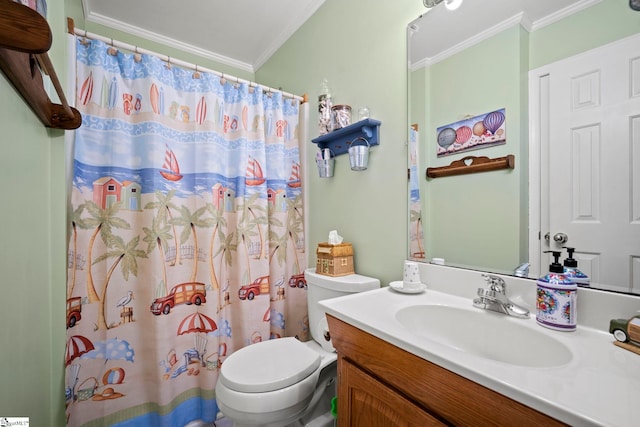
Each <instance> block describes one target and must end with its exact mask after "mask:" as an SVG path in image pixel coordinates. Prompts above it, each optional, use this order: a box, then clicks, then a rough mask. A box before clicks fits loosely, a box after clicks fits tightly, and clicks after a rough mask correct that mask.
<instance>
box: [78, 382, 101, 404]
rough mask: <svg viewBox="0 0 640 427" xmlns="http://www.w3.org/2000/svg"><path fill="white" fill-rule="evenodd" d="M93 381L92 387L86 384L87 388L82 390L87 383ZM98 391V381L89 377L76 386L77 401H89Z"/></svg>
mask: <svg viewBox="0 0 640 427" xmlns="http://www.w3.org/2000/svg"><path fill="white" fill-rule="evenodd" d="M90 380H93V385H91V384H88V386H89V387H88V388H82V387H83V386H85V385H86V383H87V381H90ZM97 389H98V380H97V379H96V378H95V377H89V378H87V379H86V380H84V381H82V382H81V383H80V385H79V386H78V400H89V399H91V397H93V394H94V393H95V392H96V390H97Z"/></svg>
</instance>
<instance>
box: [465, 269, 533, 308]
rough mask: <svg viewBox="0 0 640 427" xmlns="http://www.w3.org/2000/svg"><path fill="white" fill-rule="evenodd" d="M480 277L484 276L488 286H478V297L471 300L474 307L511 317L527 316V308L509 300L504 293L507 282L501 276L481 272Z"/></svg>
mask: <svg viewBox="0 0 640 427" xmlns="http://www.w3.org/2000/svg"><path fill="white" fill-rule="evenodd" d="M482 277H484V280H485V281H486V282H487V285H488V286H487V287H486V288H478V298H476V299H474V300H473V306H474V307H477V308H482V309H484V310H490V311H495V312H498V313H503V314H506V315H508V316H513V317H519V318H527V317H529V310H527V309H526V308H524V307H520V306H519V305H517V304H514V303H512V302H511V301H509V299H508V298H507V293H506V288H507V284H506V283H505V282H504V280H503V279H502V278H501V277H498V276H493V275H491V274H483V275H482Z"/></svg>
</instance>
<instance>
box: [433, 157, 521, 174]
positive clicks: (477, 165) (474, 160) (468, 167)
mask: <svg viewBox="0 0 640 427" xmlns="http://www.w3.org/2000/svg"><path fill="white" fill-rule="evenodd" d="M515 159H516V158H515V156H514V155H513V154H509V155H508V156H505V157H497V158H495V159H490V158H488V157H486V156H482V157H476V156H467V157H464V158H462V159H460V160H455V161H453V162H451V164H450V165H449V166H440V167H436V168H427V178H440V177H443V176H454V175H465V174H469V173H478V172H489V171H495V170H500V169H513V168H515Z"/></svg>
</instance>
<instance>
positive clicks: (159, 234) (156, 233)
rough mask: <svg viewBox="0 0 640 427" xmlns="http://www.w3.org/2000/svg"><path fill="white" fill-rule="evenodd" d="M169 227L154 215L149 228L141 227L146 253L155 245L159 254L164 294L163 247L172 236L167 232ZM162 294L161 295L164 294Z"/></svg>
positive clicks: (164, 269)
mask: <svg viewBox="0 0 640 427" xmlns="http://www.w3.org/2000/svg"><path fill="white" fill-rule="evenodd" d="M170 229H171V227H170V226H169V224H167V223H166V222H164V221H162V219H161V218H160V216H156V217H155V218H153V220H152V221H151V228H148V227H142V231H144V234H145V236H144V239H143V240H144V241H145V242H146V243H147V254H150V253H151V251H153V250H154V249H155V248H156V247H157V248H158V253H159V255H160V265H162V285H163V286H164V295H167V294H168V293H169V289H168V287H167V267H166V266H165V263H164V259H165V252H164V248H165V247H166V246H167V242H168V241H169V240H171V239H173V236H172V235H171V233H170V232H169V230H170ZM164 295H163V296H164Z"/></svg>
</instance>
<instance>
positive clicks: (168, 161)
mask: <svg viewBox="0 0 640 427" xmlns="http://www.w3.org/2000/svg"><path fill="white" fill-rule="evenodd" d="M160 175H162V176H163V177H164V179H168V180H169V181H180V180H181V179H182V174H181V173H180V166H179V165H178V159H176V155H175V154H173V151H172V150H171V149H170V148H169V146H168V145H167V149H166V151H165V154H164V163H163V164H162V169H160Z"/></svg>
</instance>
